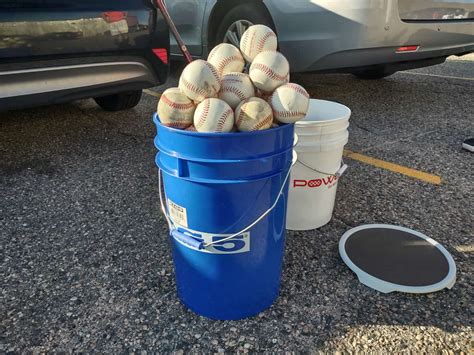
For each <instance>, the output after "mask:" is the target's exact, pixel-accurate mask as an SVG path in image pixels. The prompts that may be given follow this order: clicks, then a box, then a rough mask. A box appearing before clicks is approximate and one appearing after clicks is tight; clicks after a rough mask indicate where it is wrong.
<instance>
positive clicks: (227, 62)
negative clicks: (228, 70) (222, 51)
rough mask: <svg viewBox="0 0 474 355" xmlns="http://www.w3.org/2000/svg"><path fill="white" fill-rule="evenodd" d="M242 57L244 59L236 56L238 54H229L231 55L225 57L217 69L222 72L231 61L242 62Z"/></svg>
mask: <svg viewBox="0 0 474 355" xmlns="http://www.w3.org/2000/svg"><path fill="white" fill-rule="evenodd" d="M241 59H242V58H240V57H239V56H236V55H232V56H229V57H225V58H223V59H222V61H221V62H220V63H219V65H218V67H217V70H218V71H219V72H221V73H222V72H223V71H224V69H225V67H226V66H227V65H229V64H230V63H232V62H233V61H234V60H235V61H239V62H240V61H241Z"/></svg>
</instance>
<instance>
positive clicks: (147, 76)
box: [0, 0, 169, 111]
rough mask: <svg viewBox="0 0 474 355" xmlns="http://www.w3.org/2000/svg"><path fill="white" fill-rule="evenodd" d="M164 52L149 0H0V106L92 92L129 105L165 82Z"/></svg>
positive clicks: (165, 43)
mask: <svg viewBox="0 0 474 355" xmlns="http://www.w3.org/2000/svg"><path fill="white" fill-rule="evenodd" d="M168 57H169V31H168V27H167V25H166V22H165V21H164V19H163V17H162V16H161V13H160V12H159V11H158V9H157V8H156V7H155V6H154V5H153V3H152V0H1V1H0V110H7V109H16V108H24V107H29V106H37V105H43V104H51V103H58V102H67V101H72V100H76V99H83V98H91V97H92V98H94V99H95V101H96V102H97V103H98V104H99V105H100V106H101V107H102V108H103V109H105V110H109V111H117V110H124V109H128V108H131V107H134V106H135V105H137V104H138V102H139V101H140V97H141V94H142V89H144V88H147V87H152V86H155V85H158V84H161V83H164V82H165V81H166V79H167V76H168V71H169V65H168Z"/></svg>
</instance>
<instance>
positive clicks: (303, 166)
mask: <svg viewBox="0 0 474 355" xmlns="http://www.w3.org/2000/svg"><path fill="white" fill-rule="evenodd" d="M350 116H351V110H350V109H349V108H348V107H346V106H344V105H341V104H338V103H336V102H331V101H325V100H311V101H310V107H309V111H308V114H307V115H306V117H305V118H304V119H303V120H302V121H299V122H297V123H296V126H295V132H296V134H297V135H298V144H297V145H296V147H295V150H296V152H297V153H298V161H297V162H296V165H295V167H294V168H293V171H292V172H291V181H290V191H289V196H288V211H287V220H286V227H287V229H290V230H310V229H315V228H319V227H322V226H324V225H325V224H327V223H328V222H329V221H330V220H331V218H332V212H333V210H334V202H335V200H336V190H337V182H338V179H339V177H340V175H339V174H340V173H342V170H341V163H342V153H343V150H344V146H345V145H346V144H347V141H348V139H349V132H348V130H347V128H348V127H349V118H350Z"/></svg>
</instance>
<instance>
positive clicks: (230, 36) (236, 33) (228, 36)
mask: <svg viewBox="0 0 474 355" xmlns="http://www.w3.org/2000/svg"><path fill="white" fill-rule="evenodd" d="M250 26H253V23H252V22H250V21H248V20H239V21H235V22H234V23H233V24H232V25H230V26H229V28H228V29H227V32H226V33H225V36H224V43H231V44H233V45H234V46H236V47H239V46H240V39H241V38H242V35H243V34H244V32H245V31H246V30H247V29H248V28H249V27H250Z"/></svg>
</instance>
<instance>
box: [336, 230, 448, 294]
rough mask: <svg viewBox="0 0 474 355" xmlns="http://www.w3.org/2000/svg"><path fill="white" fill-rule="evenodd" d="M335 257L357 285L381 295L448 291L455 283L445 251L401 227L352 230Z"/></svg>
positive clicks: (344, 236)
mask: <svg viewBox="0 0 474 355" xmlns="http://www.w3.org/2000/svg"><path fill="white" fill-rule="evenodd" d="M339 254H340V255H341V258H342V260H343V261H344V262H345V263H346V265H347V266H348V267H349V268H350V269H351V270H352V271H354V272H355V273H356V275H357V277H358V278H359V281H360V282H361V283H363V284H364V285H366V286H368V287H370V288H373V289H375V290H377V291H380V292H384V293H388V292H393V291H399V292H408V293H429V292H435V291H439V290H442V289H444V288H452V287H453V286H454V283H455V282H456V265H455V263H454V260H453V258H452V256H451V255H450V254H449V252H448V251H447V250H446V249H445V248H444V247H443V246H442V245H440V244H439V243H437V242H436V241H435V240H433V239H431V238H429V237H427V236H425V235H424V234H421V233H419V232H416V231H414V230H411V229H408V228H404V227H399V226H392V225H387V224H369V225H363V226H359V227H356V228H353V229H351V230H349V231H347V232H346V233H344V235H343V236H342V238H341V240H340V242H339Z"/></svg>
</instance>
